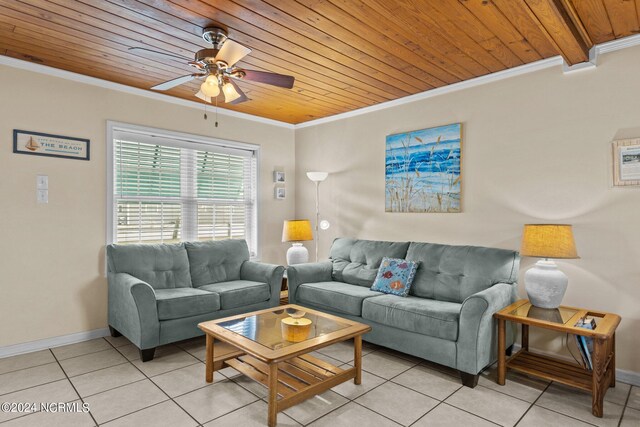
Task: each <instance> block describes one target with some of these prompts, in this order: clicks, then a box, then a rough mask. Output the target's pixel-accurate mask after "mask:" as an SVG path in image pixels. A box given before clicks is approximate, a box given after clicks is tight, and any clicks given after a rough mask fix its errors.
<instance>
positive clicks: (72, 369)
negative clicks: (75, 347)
mask: <svg viewBox="0 0 640 427" xmlns="http://www.w3.org/2000/svg"><path fill="white" fill-rule="evenodd" d="M126 361H127V359H125V358H124V357H122V355H121V354H120V353H118V352H117V351H116V350H114V349H113V348H109V349H108V350H104V351H98V352H96V353H89V354H85V355H83V356H77V357H73V358H71V359H65V360H61V361H60V365H61V366H62V369H64V371H65V372H66V373H67V375H68V376H70V377H75V376H76V375H82V374H86V373H87V372H93V371H97V370H98V369H103V368H109V367H111V366H115V365H119V364H121V363H125V362H126Z"/></svg>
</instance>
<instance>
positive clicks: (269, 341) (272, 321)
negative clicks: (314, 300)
mask: <svg viewBox="0 0 640 427" xmlns="http://www.w3.org/2000/svg"><path fill="white" fill-rule="evenodd" d="M283 319H287V320H286V321H285V323H288V324H291V323H296V322H295V319H308V320H301V321H300V322H299V323H301V324H308V323H309V321H311V324H310V325H308V326H306V327H305V326H295V327H296V328H300V329H298V330H297V333H296V337H297V341H289V340H287V338H290V337H291V335H288V334H287V332H286V329H285V328H286V327H287V326H288V325H285V326H283V322H282V320H283ZM218 326H221V327H223V328H225V329H227V330H229V331H232V332H234V333H236V334H239V335H241V336H243V337H245V338H248V339H250V340H252V341H255V342H257V343H258V344H261V345H263V346H265V347H268V348H270V349H272V350H278V349H280V348H283V347H287V346H290V345H293V344H297V343H298V342H303V341H308V340H311V339H314V338H318V337H321V336H323V335H327V334H330V333H332V332H336V331H339V330H341V329H344V328H348V327H349V326H351V325H350V324H348V323H343V322H338V321H336V320H333V319H330V318H328V317H325V316H322V315H318V314H312V313H308V312H305V311H300V310H296V309H293V308H287V309H280V310H274V311H272V312H268V313H262V314H257V315H252V316H247V317H242V318H239V319H234V320H229V321H226V322H221V323H218ZM301 335H302V338H300V336H301Z"/></svg>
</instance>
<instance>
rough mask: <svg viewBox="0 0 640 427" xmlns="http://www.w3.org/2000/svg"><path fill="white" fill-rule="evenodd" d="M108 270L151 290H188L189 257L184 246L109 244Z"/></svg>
mask: <svg viewBox="0 0 640 427" xmlns="http://www.w3.org/2000/svg"><path fill="white" fill-rule="evenodd" d="M107 258H108V260H109V271H110V272H113V273H127V274H130V275H132V276H133V277H135V278H137V279H140V280H142V281H144V282H147V283H148V284H149V285H151V287H152V288H153V289H171V288H190V287H191V276H190V274H189V258H188V257H187V251H186V250H185V247H184V244H182V243H180V244H175V245H167V244H157V245H152V244H139V245H116V244H113V245H108V246H107Z"/></svg>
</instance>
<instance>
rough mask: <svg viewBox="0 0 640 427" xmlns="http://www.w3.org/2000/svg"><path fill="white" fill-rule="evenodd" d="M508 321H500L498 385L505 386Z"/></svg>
mask: <svg viewBox="0 0 640 427" xmlns="http://www.w3.org/2000/svg"><path fill="white" fill-rule="evenodd" d="M505 347H506V321H505V320H504V319H498V384H500V385H504V383H505V378H506V376H507V360H506V358H507V355H506V354H505V352H506V348H505Z"/></svg>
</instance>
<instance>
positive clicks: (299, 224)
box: [282, 219, 313, 265]
mask: <svg viewBox="0 0 640 427" xmlns="http://www.w3.org/2000/svg"><path fill="white" fill-rule="evenodd" d="M305 240H313V233H311V222H310V221H309V220H308V219H291V220H286V221H285V222H284V226H283V227H282V241H283V242H293V243H292V244H291V247H290V248H289V250H288V251H287V265H294V264H302V263H305V262H309V251H308V250H307V248H305V247H304V246H302V243H300V242H303V241H305Z"/></svg>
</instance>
